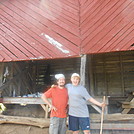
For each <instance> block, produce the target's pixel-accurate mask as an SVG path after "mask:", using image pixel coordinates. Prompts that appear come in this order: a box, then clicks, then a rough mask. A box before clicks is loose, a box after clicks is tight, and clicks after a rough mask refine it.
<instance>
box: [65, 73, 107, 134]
mask: <svg viewBox="0 0 134 134" xmlns="http://www.w3.org/2000/svg"><path fill="white" fill-rule="evenodd" d="M71 82H72V84H67V85H66V88H67V89H68V96H69V130H72V131H73V134H78V133H79V129H81V130H82V131H83V132H84V134H90V119H89V111H88V107H87V101H90V102H92V103H93V104H95V105H98V106H100V107H104V106H105V104H104V103H100V102H98V101H97V100H95V99H94V98H92V97H91V96H90V95H89V93H88V92H87V90H86V88H85V87H83V86H81V85H79V82H80V76H79V74H77V73H73V74H72V76H71Z"/></svg>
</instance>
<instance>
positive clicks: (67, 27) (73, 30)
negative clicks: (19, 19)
mask: <svg viewBox="0 0 134 134" xmlns="http://www.w3.org/2000/svg"><path fill="white" fill-rule="evenodd" d="M5 3H6V4H7V2H5ZM11 4H13V5H14V6H16V7H17V8H20V9H23V10H24V11H27V14H29V15H30V16H31V15H32V16H35V15H37V16H43V17H42V19H43V18H46V19H47V20H49V21H52V22H53V23H54V24H56V25H59V26H60V27H63V28H64V29H66V30H67V31H70V32H72V33H75V34H76V35H79V29H78V28H77V27H75V29H74V28H72V27H73V26H74V25H72V26H71V27H69V26H68V25H67V24H66V23H64V22H62V21H59V20H58V19H54V21H53V17H52V16H49V15H48V14H47V13H45V12H42V11H38V10H37V9H36V8H32V7H27V5H22V4H21V3H19V2H18V1H14V2H12V3H11ZM24 4H25V3H24ZM65 7H66V6H65ZM68 10H69V9H68ZM33 11H34V12H33Z"/></svg>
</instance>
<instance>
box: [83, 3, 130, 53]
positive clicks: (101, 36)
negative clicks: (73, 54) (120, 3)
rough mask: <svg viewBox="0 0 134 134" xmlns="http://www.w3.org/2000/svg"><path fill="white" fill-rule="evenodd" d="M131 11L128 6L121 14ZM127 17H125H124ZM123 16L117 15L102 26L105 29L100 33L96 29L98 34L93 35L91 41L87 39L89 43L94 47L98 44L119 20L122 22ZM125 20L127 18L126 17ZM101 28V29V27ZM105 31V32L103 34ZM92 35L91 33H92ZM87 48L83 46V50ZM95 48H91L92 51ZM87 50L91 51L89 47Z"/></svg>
mask: <svg viewBox="0 0 134 134" xmlns="http://www.w3.org/2000/svg"><path fill="white" fill-rule="evenodd" d="M131 10H132V5H130V6H128V7H127V8H126V9H124V10H123V11H122V13H123V12H124V13H125V12H130V11H131ZM129 15H130V16H132V14H129ZM126 16H127V15H126ZM126 16H125V15H124V16H123V17H122V15H121V14H119V16H118V15H117V16H116V17H115V18H114V19H113V20H112V21H111V22H110V23H109V24H108V25H105V23H104V24H103V25H105V28H104V29H103V31H100V29H98V31H100V32H99V34H98V33H96V35H94V37H93V38H92V37H91V38H92V39H91V38H90V39H89V41H90V43H91V44H92V45H93V46H94V45H95V44H97V42H99V40H101V39H102V38H103V37H104V36H105V35H107V34H108V33H109V32H110V30H111V29H112V28H113V27H114V26H115V25H117V24H118V23H119V22H120V21H121V20H124V18H125V17H126ZM111 18H112V16H111ZM126 18H127V17H126ZM126 23H127V22H126ZM110 26H111V28H110ZM101 28H102V27H101ZM104 31H105V32H104ZM92 34H93V33H92ZM94 34H95V32H94ZM96 38H97V40H96ZM87 47H88V46H84V48H85V49H87ZM96 47H97V45H96ZM96 47H93V49H96ZM88 49H89V50H90V51H92V49H90V48H89V47H88Z"/></svg>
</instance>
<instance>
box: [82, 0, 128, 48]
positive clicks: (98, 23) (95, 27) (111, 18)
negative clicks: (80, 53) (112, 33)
mask: <svg viewBox="0 0 134 134" xmlns="http://www.w3.org/2000/svg"><path fill="white" fill-rule="evenodd" d="M123 4H124V0H122V1H119V2H118V4H117V5H116V6H113V5H114V3H113V5H111V4H110V5H109V8H107V10H108V11H107V10H104V9H103V10H104V12H101V14H100V13H99V14H98V15H99V16H98V15H97V16H95V19H92V20H91V21H90V22H89V24H88V25H89V26H90V27H88V31H86V32H84V31H83V34H84V35H83V39H84V41H83V44H82V46H86V44H88V42H89V41H92V40H93V38H96V35H98V37H99V38H100V37H102V35H101V34H100V32H101V33H102V31H105V29H106V28H107V29H108V30H109V29H111V27H113V25H111V23H112V24H114V25H115V23H116V24H117V22H119V18H118V17H117V16H118V15H119V14H120V13H121V12H122V10H123V9H122V7H121V5H123ZM127 4H130V2H128V3H126V5H127ZM113 12H114V13H113ZM104 14H105V15H104ZM123 17H124V16H122V18H123ZM116 18H117V20H115V19H116ZM120 19H121V18H120ZM108 24H109V25H110V27H109V25H108ZM105 27H106V28H105ZM104 28H105V29H104ZM86 33H87V34H86ZM103 34H104V33H103ZM89 35H91V36H89ZM99 35H101V36H99ZM87 36H89V37H90V38H86V39H85V37H87ZM96 41H98V39H97V40H96Z"/></svg>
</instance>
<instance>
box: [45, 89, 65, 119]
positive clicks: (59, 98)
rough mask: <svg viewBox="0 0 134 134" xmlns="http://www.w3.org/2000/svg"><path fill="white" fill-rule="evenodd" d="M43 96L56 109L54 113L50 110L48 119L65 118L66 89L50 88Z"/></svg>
mask: <svg viewBox="0 0 134 134" xmlns="http://www.w3.org/2000/svg"><path fill="white" fill-rule="evenodd" d="M44 94H45V96H46V97H47V98H51V99H52V105H53V106H55V107H56V108H57V110H56V111H54V110H51V115H50V117H59V118H65V117H66V116H67V114H66V112H67V103H68V93H67V89H66V88H63V89H60V88H58V87H54V88H50V89H49V90H48V91H46V92H45V93H44Z"/></svg>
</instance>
